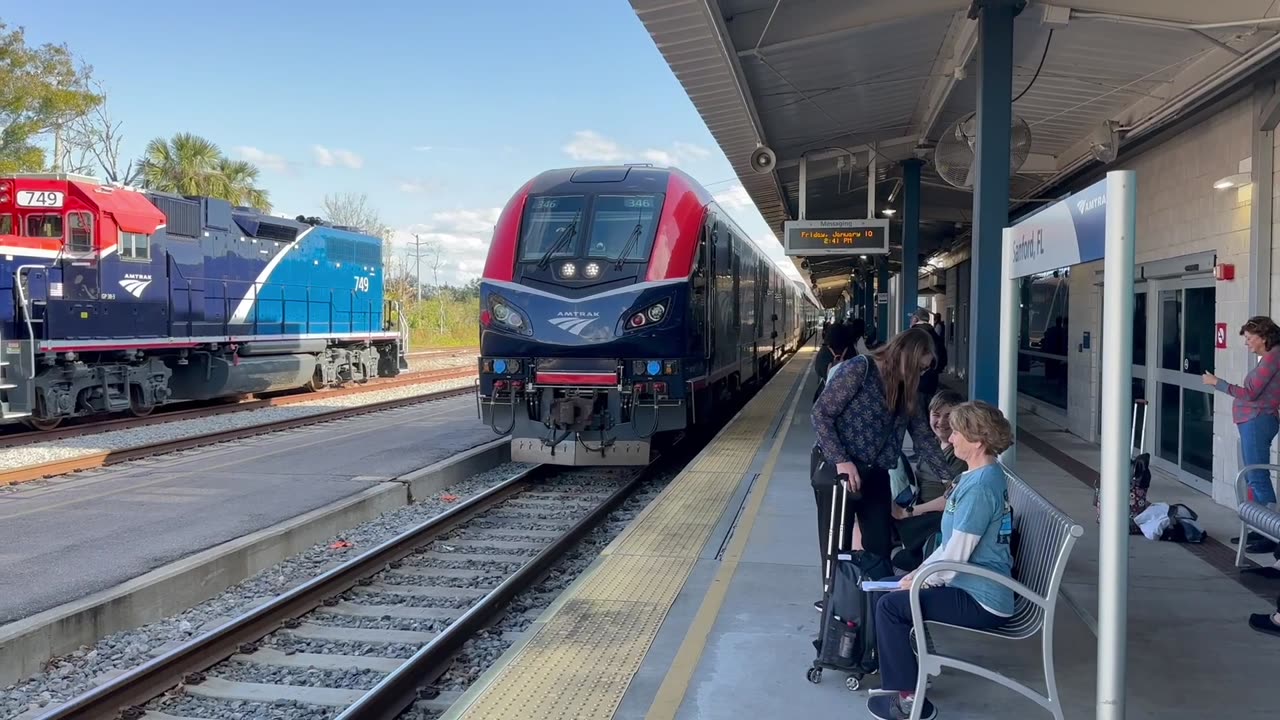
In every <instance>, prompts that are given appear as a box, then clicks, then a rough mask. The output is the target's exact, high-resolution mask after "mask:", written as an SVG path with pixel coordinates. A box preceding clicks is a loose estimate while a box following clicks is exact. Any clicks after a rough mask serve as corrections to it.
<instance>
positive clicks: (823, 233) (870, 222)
mask: <svg viewBox="0 0 1280 720" xmlns="http://www.w3.org/2000/svg"><path fill="white" fill-rule="evenodd" d="M782 232H783V247H784V248H786V254H787V255H788V256H790V257H815V256H819V255H888V254H889V221H888V220H887V219H875V218H872V219H863V220H788V221H787V222H785V223H783V224H782Z"/></svg>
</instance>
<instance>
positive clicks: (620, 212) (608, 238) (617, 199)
mask: <svg viewBox="0 0 1280 720" xmlns="http://www.w3.org/2000/svg"><path fill="white" fill-rule="evenodd" d="M661 209H662V196H661V195H599V196H597V197H596V201H595V208H594V210H593V212H592V216H591V237H590V238H588V240H587V257H593V258H606V259H608V260H617V261H619V262H625V261H637V260H639V261H643V260H646V259H648V257H649V250H650V248H651V247H652V246H653V237H654V234H655V233H656V232H657V230H658V212H659V211H660V210H661Z"/></svg>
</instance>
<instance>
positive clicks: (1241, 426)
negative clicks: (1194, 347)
mask: <svg viewBox="0 0 1280 720" xmlns="http://www.w3.org/2000/svg"><path fill="white" fill-rule="evenodd" d="M1240 334H1241V335H1243V336H1244V344H1245V346H1246V347H1248V348H1249V352H1251V353H1253V354H1255V355H1258V356H1260V357H1261V360H1260V361H1259V362H1258V364H1257V365H1256V366H1255V367H1254V368H1253V369H1252V370H1250V371H1249V374H1248V375H1245V378H1244V383H1243V384H1241V385H1232V384H1230V383H1228V382H1227V381H1226V380H1223V379H1221V378H1219V377H1218V376H1216V375H1214V374H1213V373H1211V372H1206V373H1205V374H1204V378H1203V379H1204V384H1205V385H1211V386H1213V387H1215V388H1217V390H1218V391H1219V392H1223V393H1226V394H1228V395H1230V396H1231V397H1232V398H1234V400H1233V402H1232V403H1231V419H1232V420H1234V421H1235V424H1236V428H1237V429H1238V430H1239V432H1240V454H1241V456H1242V458H1243V460H1244V464H1245V465H1264V464H1267V463H1270V462H1271V441H1272V440H1275V437H1276V433H1277V431H1280V378H1278V377H1277V374H1280V327H1277V326H1276V324H1275V323H1274V322H1273V321H1272V320H1271V318H1269V317H1266V316H1263V315H1258V316H1256V317H1251V318H1249V321H1248V322H1246V323H1245V324H1244V325H1243V326H1242V327H1241V328H1240ZM1247 477H1248V481H1249V489H1250V490H1251V491H1253V501H1254V502H1256V503H1259V504H1261V505H1266V506H1268V507H1275V504H1276V491H1275V488H1274V487H1273V486H1272V484H1271V473H1270V472H1268V471H1267V470H1250V471H1249V474H1248V476H1247ZM1237 542H1242V543H1245V552H1248V553H1265V552H1273V551H1275V549H1276V544H1275V543H1274V542H1272V541H1271V540H1268V539H1267V538H1265V537H1263V536H1261V535H1258V534H1257V533H1249V536H1248V537H1247V538H1237Z"/></svg>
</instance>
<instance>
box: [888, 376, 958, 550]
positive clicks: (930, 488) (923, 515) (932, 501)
mask: <svg viewBox="0 0 1280 720" xmlns="http://www.w3.org/2000/svg"><path fill="white" fill-rule="evenodd" d="M962 402H964V398H962V397H961V396H960V393H958V392H956V391H954V390H941V391H939V392H938V394H936V395H934V396H933V399H932V400H930V401H929V427H930V428H932V429H933V434H934V435H935V436H937V438H938V443H939V444H940V445H941V446H942V455H943V459H945V460H946V461H947V463H948V464H949V465H950V466H951V475H950V476H949V477H945V478H935V479H934V480H933V481H932V482H930V481H922V482H921V483H920V499H921V500H922V501H923V502H921V503H920V504H919V505H916V506H914V507H906V508H904V507H902V506H900V505H898V504H896V503H895V504H894V506H893V508H892V511H893V518H894V521H895V522H894V525H895V527H896V529H897V531H898V538H899V539H900V540H902V549H901V550H899V551H898V552H896V553H894V555H893V565H894V567H897V568H898V569H900V570H915V569H916V568H917V567H919V566H920V563H921V561H923V560H924V547H925V544H926V543H928V541H929V539H930V538H932V537H934V536H935V535H936V534H937V533H938V532H940V531H941V530H942V509H943V508H944V507H945V506H946V502H947V498H948V497H949V496H950V495H951V488H953V487H955V483H954V481H955V478H957V477H959V475H960V473H962V472H964V471H965V469H966V468H965V464H964V461H963V460H961V459H960V458H957V457H956V453H955V449H954V448H952V447H951V422H950V418H951V410H952V409H953V408H955V407H956V406H957V405H959V404H961V403H962ZM927 467H928V466H927V465H926V464H925V463H921V466H920V469H919V470H918V471H917V472H918V474H920V475H921V476H923V475H924V474H925V473H924V471H925V470H926V469H927Z"/></svg>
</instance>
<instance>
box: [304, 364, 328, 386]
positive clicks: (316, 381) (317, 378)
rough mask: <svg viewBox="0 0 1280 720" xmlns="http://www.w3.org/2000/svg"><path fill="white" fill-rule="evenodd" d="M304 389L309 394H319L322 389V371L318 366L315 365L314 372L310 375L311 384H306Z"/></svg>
mask: <svg viewBox="0 0 1280 720" xmlns="http://www.w3.org/2000/svg"><path fill="white" fill-rule="evenodd" d="M304 387H306V389H307V390H308V391H310V392H320V391H321V390H323V389H324V371H323V370H321V369H320V366H319V365H316V371H315V372H314V373H312V375H311V382H308V383H307V384H306V385H305V386H304Z"/></svg>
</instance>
